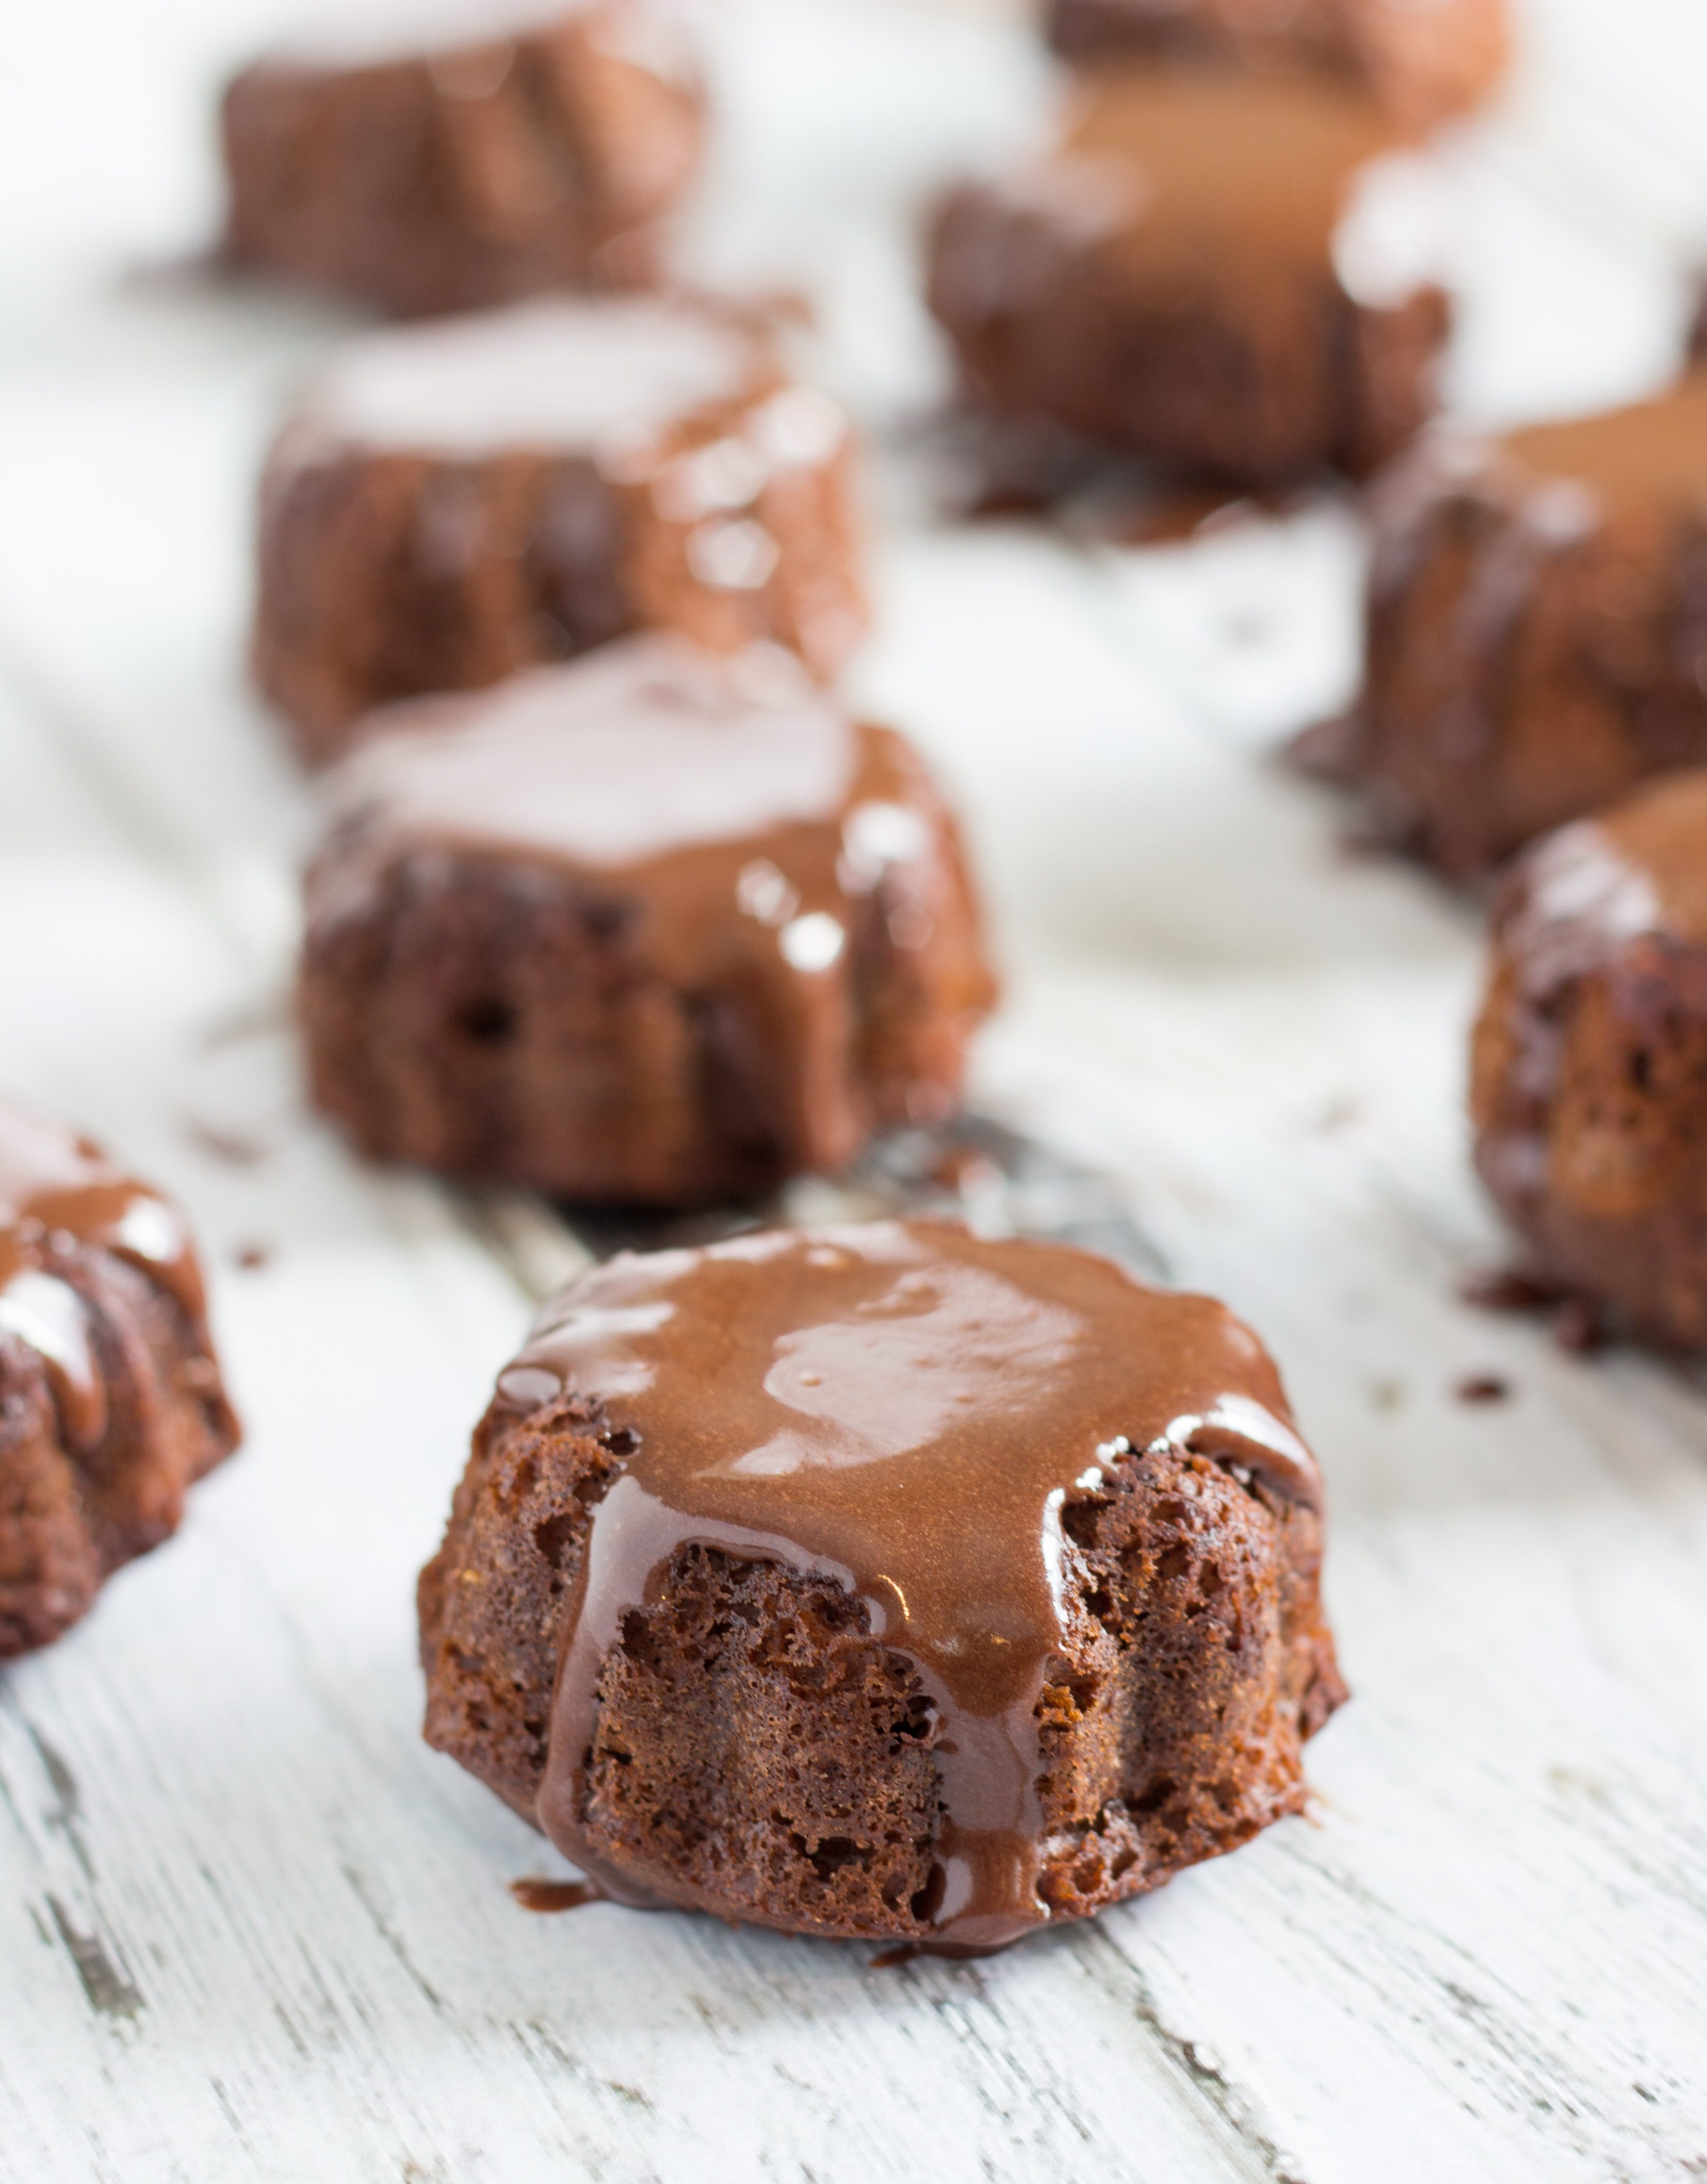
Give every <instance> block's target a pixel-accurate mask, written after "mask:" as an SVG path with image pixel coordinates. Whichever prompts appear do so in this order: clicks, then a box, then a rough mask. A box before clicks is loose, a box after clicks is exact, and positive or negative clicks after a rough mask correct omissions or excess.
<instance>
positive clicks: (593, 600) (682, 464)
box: [254, 298, 866, 759]
mask: <svg viewBox="0 0 1707 2184" xmlns="http://www.w3.org/2000/svg"><path fill="white" fill-rule="evenodd" d="M857 527H858V526H857V522H856V514H855V508H854V486H853V478H852V447H851V438H850V436H849V434H848V432H847V430H846V428H845V425H844V423H843V421H842V417H841V414H840V411H839V410H838V409H837V408H836V406H835V404H834V403H833V402H831V401H830V400H829V399H828V397H827V396H825V395H823V394H821V393H818V392H817V390H816V389H814V388H812V387H806V386H803V385H802V384H801V383H800V382H799V381H798V380H796V379H795V378H794V377H793V376H791V375H790V374H789V371H788V370H787V369H786V368H785V366H784V361H783V359H782V356H781V354H780V353H779V348H778V341H777V338H776V336H775V333H774V331H773V329H772V328H771V327H769V326H767V325H766V324H765V323H763V322H762V321H761V320H758V319H757V318H756V317H754V316H752V315H747V314H744V313H742V312H740V311H738V310H736V309H733V308H731V307H728V306H724V305H721V304H710V303H705V302H696V301H691V300H689V299H687V298H606V299H604V300H602V301H594V300H590V299H583V300H579V301H576V300H569V299H565V300H560V301H551V302H538V303H534V304H521V305H517V306H516V307H515V308H513V309H510V310H508V311H503V312H496V313H494V314H492V315H488V316H483V317H477V318H470V319H466V320H452V321H448V322H446V323H445V324H443V325H441V326H430V327H420V328H416V329H411V330H409V331H398V332H392V333H382V334H377V335H374V336H372V337H370V338H368V339H366V340H365V341H362V342H359V343H355V344H354V346H353V347H352V348H349V350H348V351H347V352H346V353H345V354H344V355H343V358H342V359H340V360H339V361H338V362H337V363H336V364H334V365H332V368H331V370H328V371H327V372H326V375H325V376H323V378H322V379H321V382H320V383H319V385H318V386H317V387H315V390H314V391H313V392H312V393H311V394H310V397H309V398H308V399H307V400H306V401H305V403H304V405H303V407H302V409H300V411H299V412H298V415H297V416H296V417H295V419H294V420H293V421H292V422H291V423H290V424H289V425H287V426H286V428H285V430H284V432H283V433H282V436H281V437H280V438H279V440H278V442H277V443H276V446H275V448H274V449H273V452H272V455H271V460H270V461H269V463H268V465H267V470H266V476H265V482H264V484H263V487H262V493H261V520H260V577H259V604H258V609H257V618H256V626H255V638H254V666H255V673H256V677H257V679H258V680H259V683H260V686H261V688H262V689H263V690H264V691H265V693H266V694H267V695H268V696H269V697H270V698H271V699H272V700H273V701H274V703H275V704H276V705H278V706H279V708H280V709H281V710H282V711H283V712H284V713H285V714H286V715H287V716H288V717H289V718H290V720H291V721H293V723H294V724H295V727H296V729H297V733H298V742H299V744H300V746H301V748H302V749H303V751H304V755H307V756H308V757H310V758H311V759H324V758H326V757H327V756H329V755H332V754H333V753H334V752H336V751H337V749H339V748H341V746H342V745H343V743H344V742H346V741H347V740H348V736H349V730H350V727H351V724H352V723H353V722H354V721H355V720H356V719H357V718H358V717H359V716H360V715H361V714H363V713H365V712H366V711H367V710H369V709H370V708H371V707H372V706H374V705H381V704H383V703H385V702H387V701H388V700H389V699H393V698H400V697H408V696H412V695H414V694H417V693H420V692H424V691H429V690H449V689H468V688H476V687H478V686H480V685H482V684H484V683H488V682H496V681H497V680H499V677H502V676H505V675H507V674H510V673H512V672H514V671H515V670H516V669H517V668H519V667H525V666H533V665H535V664H537V663H539V662H542V661H546V660H561V659H563V658H565V657H567V656H569V655H573V654H576V653H579V652H582V651H584V650H585V649H588V648H589V646H591V645H594V644H597V643H602V642H603V641H605V639H607V638H612V637H616V636H620V635H622V633H624V632H628V631H630V630H633V629H637V628H640V627H657V626H663V627H671V628H675V629H679V630H683V631H684V632H686V633H687V634H688V635H689V636H690V637H692V638H694V639H695V641H696V642H697V643H700V644H702V645H705V646H708V647H710V648H711V649H715V650H718V651H733V650H734V649H738V648H739V647H741V646H743V645H745V644H748V643H752V642H754V641H755V640H757V639H762V638H769V639H774V640H776V641H777V642H778V643H784V644H787V645H789V646H791V647H792V648H793V649H795V650H796V651H798V652H799V653H800V654H801V655H802V656H803V657H804V658H805V659H806V661H807V663H808V664H809V665H810V666H812V669H813V670H814V671H815V672H817V673H818V674H820V675H826V676H827V675H828V674H829V673H831V672H832V671H834V669H835V668H836V667H838V666H840V663H841V661H842V660H843V659H844V658H845V655H846V654H847V652H848V651H849V649H850V648H851V646H852V644H853V643H855V642H856V639H857V638H859V636H860V635H861V633H862V630H863V628H864V626H865V619H866V607H865V599H864V595H863V593H862V588H861V582H860V574H859V560H860V551H859V544H858V538H857Z"/></svg>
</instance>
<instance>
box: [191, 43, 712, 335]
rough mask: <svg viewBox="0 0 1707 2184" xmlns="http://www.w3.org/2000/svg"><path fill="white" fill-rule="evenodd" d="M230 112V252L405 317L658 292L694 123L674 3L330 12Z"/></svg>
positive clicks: (692, 148)
mask: <svg viewBox="0 0 1707 2184" xmlns="http://www.w3.org/2000/svg"><path fill="white" fill-rule="evenodd" d="M221 121H222V134H223V141H224V148H225V164H226V179H227V183H228V187H229V211H228V216H227V221H226V239H225V254H226V258H227V259H228V261H229V262H230V263H232V265H236V266H238V267H242V268H248V269H251V270H255V271H258V272H265V273H269V274H274V275H278V276H283V277H284V278H287V279H289V280H293V281H304V282H308V283H310V284H311V285H313V286H315V287H322V288H327V289H332V290H335V291H337V292H340V293H342V294H344V295H348V296H350V297H354V298H360V299H363V300H365V301H367V302H370V303H371V304H377V306H379V307H380V308H381V309H383V310H386V311H389V312H393V313H395V314H398V315H403V316H420V315H428V314H432V313H435V312H441V311H455V310H466V309H472V308H476V307H478V306H481V305H484V304H498V303H505V302H508V301H510V300H511V299H512V298H516V297H521V296H527V295H533V294H535V293H538V292H540V291H542V290H545V289H553V288H561V287H577V286H583V285H585V284H587V283H589V282H591V283H594V284H599V285H608V286H615V287H633V286H637V285H643V284H644V283H646V282H648V281H651V280H652V279H654V278H655V276H656V275H657V273H658V271H659V267H660V239H659V231H658V222H659V220H660V219H661V216H662V215H663V214H666V213H667V212H668V210H669V209H671V207H672V206H673V205H674V204H675V203H677V202H678V199H679V198H681V197H682V195H683V192H685V190H686V189H687V187H688V186H689V183H690V181H692V180H693V178H694V175H695V172H696V170H697V168H698V165H699V159H700V148H701V139H702V136H703V133H704V114H703V98H702V94H701V90H700V78H699V74H698V70H697V67H696V64H695V55H694V52H693V47H692V44H691V42H690V40H689V36H688V34H687V31H686V28H685V26H684V23H683V17H682V14H681V11H680V8H679V7H678V0H354V4H351V5H349V6H345V7H343V8H337V9H334V8H331V7H329V6H326V5H325V4H324V0H322V8H321V12H320V13H318V14H315V16H314V17H313V18H312V19H311V20H309V21H306V22H304V25H302V27H301V28H300V29H299V30H298V31H296V32H295V33H294V34H293V35H292V36H288V37H287V38H285V39H283V40H282V41H281V42H280V43H279V44H278V45H277V46H276V47H274V49H273V50H272V51H271V52H270V53H266V54H265V55H264V56H263V57H262V58H260V59H259V60H257V61H255V62H254V63H253V64H251V65H250V66H249V67H248V68H246V69H244V70H243V71H242V73H241V74H240V75H237V77H235V78H234V79H233V81H232V83H231V84H230V85H229V86H227V88H226V94H225V100H224V105H223V109H222V114H221Z"/></svg>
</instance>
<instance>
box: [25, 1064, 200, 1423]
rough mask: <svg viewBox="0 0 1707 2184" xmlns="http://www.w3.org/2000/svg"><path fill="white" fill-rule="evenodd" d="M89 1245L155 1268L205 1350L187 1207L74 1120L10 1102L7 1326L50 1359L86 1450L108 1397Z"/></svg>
mask: <svg viewBox="0 0 1707 2184" xmlns="http://www.w3.org/2000/svg"><path fill="white" fill-rule="evenodd" d="M80 1245H81V1246H88V1247H93V1248H95V1249H97V1250H100V1251H110V1252H112V1253H114V1255H115V1256H118V1257H119V1258H121V1259H125V1260H127V1261H128V1262H130V1263H131V1265H132V1266H134V1267H136V1268H139V1269H140V1270H141V1271H142V1273H145V1274H147V1275H148V1278H149V1279H150V1280H152V1281H153V1282H155V1283H157V1284H159V1287H160V1288H161V1289H163V1290H165V1292H166V1293H167V1295H169V1296H170V1297H171V1298H172V1299H173V1300H174V1301H176V1304H177V1306H178V1308H179V1310H180V1311H181V1312H182V1313H183V1316H184V1318H185V1320H186V1321H187V1323H188V1325H189V1326H190V1328H191V1329H192V1330H193V1331H194V1332H195V1334H197V1336H198V1339H199V1340H201V1342H202V1343H203V1345H204V1346H205V1343H206V1306H205V1301H204V1295H203V1290H202V1280H201V1274H200V1272H199V1269H198V1266H197V1263H196V1259H195V1255H194V1252H193V1251H192V1248H191V1245H190V1240H189V1234H188V1231H187V1229H186V1227H185V1224H184V1221H183V1217H182V1216H181V1214H180V1213H179V1212H178V1211H177V1208H176V1206H173V1205H171V1204H170V1202H169V1201H167V1200H165V1199H164V1198H161V1197H159V1195H157V1194H156V1193H155V1192H153V1191H152V1190H149V1189H148V1186H147V1185H146V1184H142V1183H138V1182H137V1180H136V1178H134V1177H132V1176H129V1175H126V1173H124V1172H123V1170H122V1169H120V1167H116V1166H115V1165H114V1162H112V1161H110V1160H109V1159H108V1157H107V1156H106V1155H105V1154H104V1153H103V1151H101V1149H100V1147H99V1146H98V1145H94V1144H93V1143H92V1141H91V1140H90V1139H87V1138H85V1137H81V1136H80V1135H79V1134H77V1133H76V1132H75V1130H71V1129H69V1128H66V1126H65V1125H64V1123H58V1122H54V1121H53V1120H51V1119H50V1118H49V1117H46V1116H42V1115H36V1114H35V1113H32V1112H30V1111H29V1110H28V1109H25V1108H21V1107H16V1106H11V1105H9V1104H8V1105H3V1106H0V1329H4V1331H5V1332H6V1333H8V1334H12V1335H14V1336H15V1337H16V1338H17V1339H18V1340H20V1341H21V1342H24V1343H25V1344H26V1345H27V1346H29V1348H31V1350H33V1351H35V1352H36V1355H37V1356H38V1357H40V1358H41V1360H42V1365H43V1367H44V1368H45V1369H46V1371H47V1378H48V1384H49V1385H50V1386H51V1387H52V1389H53V1398H54V1402H55V1404H56V1406H57V1407H58V1410H59V1418H60V1423H61V1424H62V1426H63V1428H64V1432H65V1435H66V1438H67V1440H68V1441H69V1442H70V1445H71V1446H73V1447H74V1448H76V1449H77V1450H79V1451H81V1452H84V1453H87V1452H88V1451H91V1450H92V1449H93V1448H94V1447H95V1446H98V1443H99V1441H100V1440H101V1437H102V1435H103V1433H104V1431H105V1429H106V1423H107V1404H106V1393H105V1389H104V1386H103V1381H102V1377H101V1373H100V1369H99V1367H98V1363H97V1361H96V1357H95V1352H94V1347H93V1343H92V1335H91V1330H90V1327H89V1322H88V1317H87V1308H86V1306H85V1304H84V1301H83V1299H82V1297H81V1295H79V1294H78V1290H77V1289H76V1286H75V1281H74V1280H73V1279H71V1278H70V1277H71V1275H72V1273H73V1271H74V1270H73V1268H71V1266H70V1263H69V1262H70V1261H71V1260H72V1259H73V1258H74V1257H75V1251H76V1249H77V1247H78V1246H80Z"/></svg>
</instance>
